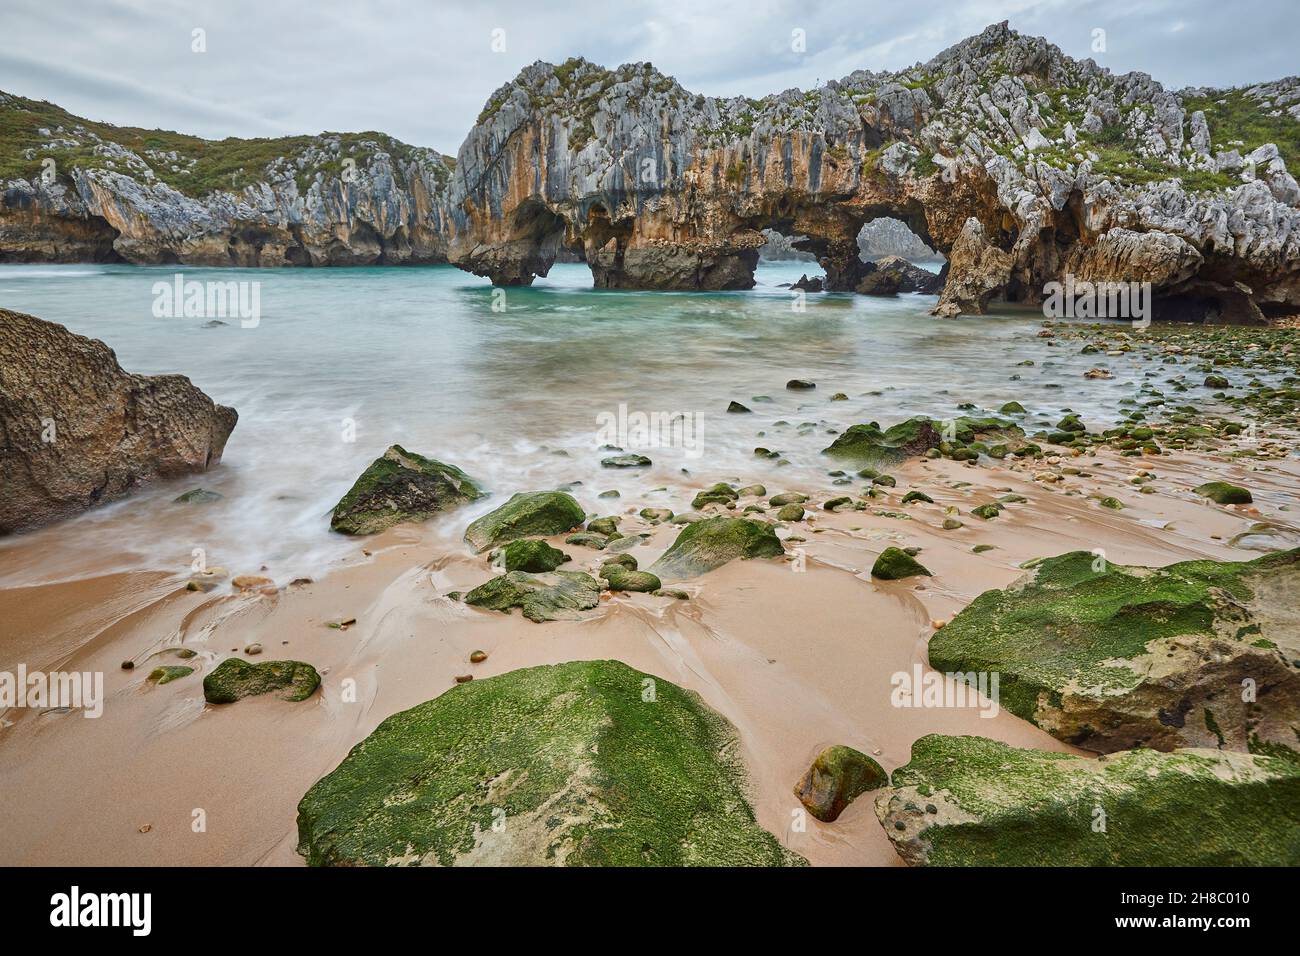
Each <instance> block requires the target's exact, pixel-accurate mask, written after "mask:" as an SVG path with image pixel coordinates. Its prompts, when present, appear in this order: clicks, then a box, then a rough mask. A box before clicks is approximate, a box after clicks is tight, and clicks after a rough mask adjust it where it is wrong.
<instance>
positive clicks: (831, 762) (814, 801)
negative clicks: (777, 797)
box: [794, 744, 889, 823]
mask: <svg viewBox="0 0 1300 956" xmlns="http://www.w3.org/2000/svg"><path fill="white" fill-rule="evenodd" d="M888 782H889V775H888V774H887V773H885V771H884V770H883V769H881V766H880V764H878V763H876V762H875V761H874V760H872V759H871V758H870V757H868V756H867V755H866V754H864V753H861V752H859V751H857V750H854V749H853V748H852V747H845V746H843V745H842V744H836V745H835V746H833V747H827V748H826V749H825V750H823V751H822V752H821V753H820V754H818V755H817V759H816V760H814V761H813V762H812V766H810V767H809V768H808V772H807V773H805V774H804V775H803V778H802V779H801V780H800V781H799V782H798V783H797V784H795V786H794V795H795V796H796V797H798V798H799V802H800V803H802V804H803V805H804V806H805V807H807V808H808V812H809V813H811V814H812V815H813V816H815V817H816V818H817V819H818V820H821V821H822V822H823V823H833V822H834V821H835V820H837V819H839V816H840V814H841V813H843V812H844V809H845V807H847V806H848V805H849V804H850V803H852V802H853V801H854V800H855V799H857V798H858V797H859V796H861V795H862V794H864V793H866V792H867V791H868V790H875V789H876V788H878V787H881V786H884V785H885V784H886V783H888Z"/></svg>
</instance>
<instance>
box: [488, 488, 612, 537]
mask: <svg viewBox="0 0 1300 956" xmlns="http://www.w3.org/2000/svg"><path fill="white" fill-rule="evenodd" d="M586 517H587V515H586V513H585V512H584V511H583V510H582V506H581V505H579V504H578V502H577V501H575V500H574V498H573V496H572V495H569V494H566V493H565V492H563V491H527V492H520V493H518V494H515V495H512V496H511V497H510V500H509V501H507V502H506V503H505V504H503V505H501V507H499V508H497V509H495V510H494V511H489V512H488V513H487V514H485V515H483V517H481V518H476V519H475V520H474V521H472V522H470V525H469V527H468V528H466V529H465V540H466V541H468V542H469V543H470V545H472V546H473V547H474V548H475V549H476V550H478V551H486V550H487V549H488V548H490V547H492V546H493V545H496V544H502V543H504V542H506V541H513V540H515V539H516V538H528V537H534V536H536V537H547V536H549V535H553V534H564V533H565V532H566V531H569V530H571V529H573V528H577V527H580V526H581V525H582V522H583V521H584V520H585V519H586Z"/></svg>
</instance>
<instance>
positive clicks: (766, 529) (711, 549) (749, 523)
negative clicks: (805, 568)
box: [650, 515, 785, 578]
mask: <svg viewBox="0 0 1300 956" xmlns="http://www.w3.org/2000/svg"><path fill="white" fill-rule="evenodd" d="M784 553H785V546H784V545H782V544H781V539H780V538H778V537H777V536H776V531H775V530H774V529H773V527H772V526H771V525H769V524H766V523H764V522H762V521H754V520H752V519H749V518H728V517H726V516H725V515H720V516H718V517H716V518H706V519H705V520H703V521H696V522H693V523H692V524H688V525H687V526H686V527H684V528H682V530H681V531H680V532H678V534H677V540H676V541H674V542H673V543H672V545H671V546H670V547H669V548H668V550H667V551H665V552H664V553H663V555H662V556H661V557H660V558H659V560H658V561H656V562H655V563H654V564H652V565H650V571H651V572H653V573H654V574H656V575H658V576H659V577H661V578H664V577H666V578H690V577H695V576H697V575H700V574H704V573H705V572H706V571H712V570H713V569H714V568H720V567H722V565H724V564H726V563H727V562H728V561H732V560H734V559H736V558H746V559H747V558H775V557H778V556H779V555H782V554H784Z"/></svg>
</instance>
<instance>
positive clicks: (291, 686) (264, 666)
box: [203, 657, 320, 704]
mask: <svg viewBox="0 0 1300 956" xmlns="http://www.w3.org/2000/svg"><path fill="white" fill-rule="evenodd" d="M319 686H320V674H318V673H316V668H314V667H312V666H311V665H310V664H304V663H303V662H302V661H263V662H262V663H261V664H250V663H248V661H246V660H242V659H240V658H238V657H227V658H226V659H225V660H224V661H222V662H221V663H220V664H218V665H217V667H216V669H215V670H213V672H212V673H211V674H209V675H208V676H207V677H205V678H203V697H204V699H205V700H206V701H207V702H208V703H209V704H233V703H234V702H235V701H237V700H239V699H241V698H243V697H256V696H257V695H259V694H269V693H271V692H272V691H283V693H281V694H280V695H279V696H280V699H281V700H291V701H298V700H306V699H307V698H308V697H310V696H311V695H312V694H314V693H315V692H316V688H317V687H319Z"/></svg>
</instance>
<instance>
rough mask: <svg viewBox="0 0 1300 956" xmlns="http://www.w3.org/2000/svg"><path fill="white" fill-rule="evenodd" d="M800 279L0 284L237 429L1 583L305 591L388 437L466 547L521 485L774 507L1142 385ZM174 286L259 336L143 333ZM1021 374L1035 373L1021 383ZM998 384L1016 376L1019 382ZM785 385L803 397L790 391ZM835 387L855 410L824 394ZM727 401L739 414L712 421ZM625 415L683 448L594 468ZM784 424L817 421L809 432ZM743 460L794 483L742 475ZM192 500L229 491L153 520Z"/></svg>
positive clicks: (197, 272) (1034, 318) (587, 496)
mask: <svg viewBox="0 0 1300 956" xmlns="http://www.w3.org/2000/svg"><path fill="white" fill-rule="evenodd" d="M814 268H815V267H814ZM807 271H810V270H809V267H808V264H806V263H801V262H783V263H763V264H761V265H760V268H759V271H758V275H757V279H758V286H757V287H756V288H755V289H753V290H750V291H747V292H733V293H663V292H654V293H642V292H621V291H597V290H593V289H592V288H591V277H590V273H589V271H588V270H587V268H586V266H585V265H581V264H575V265H557V266H555V267H554V268H553V270H552V272H551V275H550V276H549V277H547V278H545V279H539V280H538V282H537V284H536V285H535V286H534V287H532V288H529V289H509V290H504V300H502V299H501V295H502V293H501V291H499V290H498V291H497V292H496V293H495V294H494V290H493V289H492V288H491V286H490V285H489V284H488V283H487V281H486V280H483V279H479V278H477V277H475V276H471V275H469V274H467V273H464V272H461V271H459V270H457V269H455V268H453V267H450V266H440V267H429V268H410V269H406V268H356V269H319V270H288V269H286V270H275V271H271V270H230V269H226V270H211V269H191V268H180V269H178V268H177V267H159V268H142V267H132V266H97V265H78V266H3V267H0V306H3V307H5V308H9V309H15V310H18V311H22V312H29V313H32V314H34V315H37V316H40V317H41V318H44V319H48V320H51V321H55V322H60V323H63V324H65V325H67V326H68V327H69V328H70V329H72V330H73V331H76V332H79V333H81V334H84V335H89V336H93V337H95V338H99V339H102V340H103V341H105V342H106V343H108V345H109V346H111V347H112V348H113V349H114V350H115V351H116V353H117V356H118V360H119V361H120V362H121V364H122V365H123V367H124V368H126V369H127V370H129V371H132V372H141V373H163V372H178V373H181V374H184V375H187V376H189V377H190V378H191V379H192V380H193V381H194V383H195V384H196V385H198V386H199V387H200V388H202V389H203V390H204V391H205V392H207V393H208V394H209V395H210V396H212V397H213V398H214V399H215V400H216V401H218V402H220V403H222V404H227V405H233V406H235V408H237V409H238V411H239V415H240V420H239V425H238V426H237V427H236V429H235V431H234V433H233V435H232V436H231V438H230V441H229V443H228V444H227V446H226V451H225V457H224V461H223V462H222V464H221V466H220V467H219V468H217V469H215V470H213V471H211V472H209V473H207V474H204V475H201V476H196V477H194V478H191V479H183V480H178V481H169V482H164V483H160V484H158V485H155V486H153V487H150V488H148V489H146V490H144V491H143V492H141V493H139V494H136V495H134V496H132V497H131V498H129V499H127V500H125V501H122V502H118V503H116V504H113V505H110V506H108V507H106V508H101V509H98V510H96V511H94V512H92V513H90V514H87V515H84V516H81V517H78V518H75V519H72V520H71V521H67V522H64V523H62V524H60V525H57V526H55V527H54V528H51V529H45V530H42V531H39V532H36V533H34V534H31V535H23V536H19V537H17V538H11V539H8V540H5V541H0V557H3V556H4V552H5V551H6V550H9V549H22V552H21V553H22V561H21V562H15V561H13V560H10V561H7V562H5V563H4V573H3V576H4V578H5V579H6V582H7V583H20V582H35V581H42V580H55V579H61V578H66V577H70V576H77V575H83V574H88V573H94V572H102V571H105V570H116V569H121V568H171V569H176V570H178V571H180V570H184V569H186V568H187V567H188V566H189V563H190V561H191V553H192V550H193V549H194V548H196V547H201V548H203V549H204V551H205V553H206V560H207V562H208V563H209V564H222V565H226V566H228V567H231V568H232V569H234V570H235V571H236V573H238V571H240V570H250V569H252V570H256V568H258V567H260V566H262V565H266V566H268V568H269V573H271V574H273V575H274V576H276V577H277V578H283V579H288V578H291V577H294V576H298V575H310V574H313V573H315V574H319V573H322V572H323V570H324V566H326V565H328V563H329V562H330V561H332V560H334V559H336V558H337V557H339V556H340V555H342V554H344V553H355V550H356V543H355V542H350V541H348V540H346V539H343V538H341V536H338V535H334V534H332V533H331V532H330V531H329V528H328V513H329V510H330V509H331V507H332V506H333V505H334V504H335V502H337V501H338V499H339V498H340V497H341V496H342V495H343V493H344V492H345V491H346V490H347V489H348V487H349V486H350V485H351V483H352V482H353V481H354V480H355V478H356V477H357V475H358V474H359V473H360V472H361V471H362V470H363V469H364V468H365V466H366V464H367V463H368V462H370V461H371V460H372V459H374V458H375V457H376V456H378V455H379V454H380V453H382V452H383V450H384V448H386V447H387V446H388V445H389V444H392V443H395V442H396V443H400V444H402V445H404V446H405V447H406V448H408V449H410V450H412V451H417V452H421V453H423V454H427V455H430V456H432V457H435V458H438V459H441V460H444V461H448V462H451V463H454V464H456V465H459V466H460V467H462V468H464V469H465V470H466V471H468V472H469V473H470V474H471V475H473V476H474V477H476V478H478V479H479V480H480V481H481V482H482V483H483V484H484V485H485V486H486V487H488V488H489V489H491V490H492V491H493V492H494V497H493V499H492V500H491V501H490V502H485V503H483V505H482V506H481V507H477V508H471V509H466V510H462V511H460V512H457V513H456V514H455V515H452V516H447V517H446V518H441V519H438V521H437V522H435V524H436V525H437V527H438V528H443V526H445V533H446V534H447V536H448V537H458V536H459V532H460V530H461V529H463V526H464V524H465V523H466V522H468V520H470V518H472V517H473V516H474V515H475V514H477V513H480V512H481V511H484V510H487V509H488V508H489V507H492V506H494V505H495V503H497V502H499V501H500V500H502V498H503V497H505V496H508V495H509V494H510V493H513V492H515V491H521V490H535V489H541V488H553V487H557V486H559V485H562V484H565V483H570V482H581V484H580V485H577V486H575V491H574V493H575V494H576V495H577V496H578V498H579V500H580V501H582V503H583V504H584V505H585V506H586V507H587V508H588V509H589V510H592V511H597V510H599V511H600V512H601V513H611V512H617V511H620V510H622V507H626V506H627V505H628V504H632V503H636V504H637V505H638V507H639V506H641V505H644V504H658V503H662V504H663V505H665V506H667V507H672V508H675V509H676V510H681V509H683V508H684V507H686V505H687V503H688V502H689V495H688V494H687V493H686V490H685V489H688V488H698V487H700V486H702V485H704V484H706V483H712V482H714V481H718V480H724V479H730V478H742V479H745V480H747V481H748V480H758V481H763V482H765V483H766V484H767V486H768V489H769V491H772V492H775V491H779V490H782V489H784V488H785V487H787V486H789V487H826V486H828V483H829V478H828V477H827V476H826V472H827V470H828V469H829V468H832V467H834V466H833V465H831V464H829V463H828V462H827V460H826V459H824V458H822V457H821V456H820V455H819V451H820V449H822V448H823V447H825V446H826V445H828V444H829V443H830V442H831V441H832V440H833V438H834V431H835V430H838V429H842V428H844V427H845V426H847V425H850V424H852V423H855V422H863V421H871V420H876V421H879V422H880V423H882V424H885V425H888V424H891V423H893V422H895V421H898V420H901V419H903V418H905V417H908V416H910V415H916V414H929V415H935V416H940V417H949V416H952V415H955V414H959V412H958V410H957V408H956V406H957V403H959V402H962V401H970V402H974V403H976V404H978V405H981V406H984V407H986V408H989V409H996V408H997V407H998V406H1000V405H1001V404H1002V403H1003V402H1005V401H1007V400H1009V399H1012V398H1014V399H1017V400H1019V401H1020V402H1022V403H1023V404H1024V405H1025V406H1026V407H1027V408H1029V409H1030V411H1031V412H1036V413H1039V417H1041V418H1044V419H1045V418H1047V417H1051V418H1052V420H1055V419H1056V418H1058V417H1059V415H1060V410H1061V409H1062V408H1064V407H1070V408H1073V409H1075V410H1077V411H1081V412H1082V413H1083V414H1084V417H1085V418H1086V419H1093V420H1096V421H1097V422H1099V423H1109V422H1111V421H1113V420H1114V419H1115V417H1116V415H1117V414H1118V409H1117V403H1118V400H1119V399H1120V398H1122V397H1124V396H1131V395H1133V394H1134V393H1135V391H1136V385H1135V378H1136V376H1138V375H1140V374H1141V372H1140V371H1138V365H1139V362H1138V360H1137V359H1136V358H1134V359H1129V358H1127V357H1125V358H1113V359H1105V357H1104V356H1102V357H1101V358H1102V359H1104V360H1105V362H1108V363H1109V364H1110V366H1111V368H1112V370H1113V371H1115V372H1116V378H1115V379H1113V380H1110V381H1087V380H1084V379H1083V378H1082V372H1083V371H1084V370H1085V369H1086V368H1088V367H1089V366H1090V365H1092V364H1098V363H1097V361H1096V360H1097V359H1098V356H1083V355H1079V354H1077V349H1067V348H1058V347H1049V346H1048V345H1047V344H1046V342H1045V341H1044V340H1041V339H1038V338H1037V337H1036V332H1037V330H1038V323H1039V322H1041V321H1042V316H1041V315H1040V314H1038V313H1034V312H1020V313H1008V314H1004V315H994V316H987V317H980V318H963V319H960V320H941V319H936V318H933V317H931V316H930V315H929V314H928V312H929V310H930V308H932V307H933V305H934V302H935V298H934V297H933V296H918V295H904V296H900V297H898V298H894V299H877V298H868V297H863V296H854V295H839V294H836V295H808V296H807V297H806V299H805V300H804V308H803V311H799V310H798V309H797V308H796V305H797V302H796V299H795V298H794V297H793V296H792V295H791V293H790V292H789V291H788V290H786V289H782V288H779V287H778V286H779V284H780V283H787V282H792V281H794V280H796V279H798V278H799V276H800V275H801V274H802V273H804V272H807ZM178 272H180V273H182V274H183V275H184V277H185V279H187V280H199V281H207V280H214V281H221V282H227V281H232V280H233V281H249V282H258V283H260V287H259V294H260V307H261V316H260V321H259V323H258V324H257V326H256V327H254V328H244V327H241V324H240V322H239V320H238V319H230V318H228V319H226V320H225V321H226V323H227V324H225V325H220V326H215V327H207V323H208V321H209V320H208V319H207V318H206V317H202V318H200V317H193V318H157V317H155V315H154V309H153V305H154V301H155V294H154V292H153V287H154V285H155V283H158V282H165V283H170V282H172V281H173V277H174V276H175V275H176V274H177V273H178ZM494 304H496V305H497V307H498V308H501V306H502V305H504V310H503V311H494ZM1025 358H1030V359H1034V360H1035V362H1036V365H1035V366H1034V367H1031V368H1018V367H1016V363H1018V362H1019V361H1021V360H1022V359H1025ZM1130 362H1131V363H1132V364H1131V365H1129V364H1127V363H1130ZM1045 363H1046V364H1045ZM1126 370H1127V371H1126ZM1016 373H1019V374H1021V375H1022V376H1023V377H1022V380H1020V381H1011V380H1010V376H1011V375H1013V374H1016ZM791 378H805V379H810V380H812V381H814V382H816V383H817V388H816V389H815V390H812V391H807V392H795V391H788V390H787V389H786V388H785V383H786V381H787V380H788V379H791ZM1048 383H1058V384H1062V385H1064V387H1063V388H1058V389H1050V388H1048V387H1047V385H1048ZM836 392H843V393H845V394H846V395H847V396H848V400H847V401H835V402H833V401H830V398H831V396H832V394H834V393H836ZM755 396H769V397H770V398H771V401H770V402H762V401H756V400H755ZM732 400H736V401H739V402H741V403H743V404H745V405H747V406H749V407H750V408H751V409H753V413H752V414H728V413H727V412H726V409H727V406H728V403H729V402H730V401H732ZM620 406H623V407H624V410H625V414H624V416H623V417H624V420H626V419H627V418H629V417H630V418H631V420H632V422H633V424H635V422H636V415H637V413H642V414H645V415H647V416H649V415H651V414H652V413H657V414H659V415H660V416H661V418H662V420H664V421H667V420H669V419H670V418H671V417H672V416H674V415H685V416H688V421H689V422H690V424H691V427H692V429H693V431H692V433H691V434H690V435H689V436H688V437H689V438H691V439H692V441H691V442H690V447H682V446H681V445H680V444H679V445H677V446H675V447H648V448H636V449H633V448H629V449H628V450H637V451H642V452H643V453H644V454H646V455H648V456H649V457H650V458H651V459H652V460H653V462H654V464H653V465H652V466H651V467H649V468H645V469H637V470H635V471H630V470H626V471H625V470H614V469H608V468H602V467H601V466H600V464H599V462H600V459H601V458H602V457H604V456H606V455H607V454H610V453H609V452H603V451H601V450H600V448H599V446H600V445H601V444H602V443H603V442H604V441H605V440H606V439H607V438H608V437H610V436H609V435H607V434H602V428H601V426H602V424H608V423H609V420H610V419H613V420H615V421H618V420H619V410H620ZM778 421H785V422H788V423H789V424H787V425H777V424H774V423H776V422H778ZM349 423H351V425H349ZM801 423H812V425H811V427H805V428H803V429H802V433H801V429H800V428H799V426H800V424H801ZM680 435H681V433H680V431H679V432H678V436H679V437H680ZM349 437H352V438H353V440H348V438H349ZM651 437H652V438H653V437H656V436H653V435H652V436H651ZM662 437H664V438H665V439H668V438H671V435H669V434H665V435H663V436H662ZM756 446H764V447H768V448H772V449H776V450H778V451H780V452H782V453H783V455H784V456H785V457H786V458H787V459H788V461H789V462H790V464H788V465H785V466H778V465H777V464H776V463H775V462H771V461H765V460H760V459H756V458H755V457H754V455H753V449H754V448H755V447H756ZM683 468H685V469H687V471H688V472H689V474H683V473H682V469H683ZM199 486H202V487H205V488H210V489H212V490H215V491H218V492H220V493H221V494H222V495H223V496H224V498H223V499H222V500H221V501H218V502H214V503H211V504H207V505H201V506H184V505H174V504H172V503H171V500H172V499H173V498H174V497H176V495H178V494H180V493H181V492H183V491H186V490H188V489H190V488H194V487H199ZM610 488H616V489H619V490H620V491H621V492H622V496H623V497H622V499H621V507H620V502H610V501H601V500H598V499H597V498H596V494H597V493H598V492H599V491H603V490H605V489H610ZM656 489H667V490H656ZM13 556H14V555H13V553H12V552H11V554H10V555H9V557H10V558H12V557H13Z"/></svg>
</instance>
